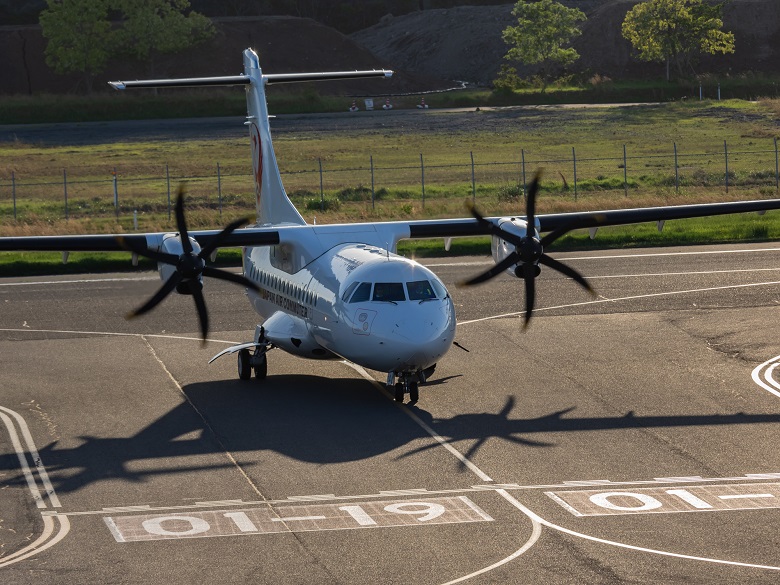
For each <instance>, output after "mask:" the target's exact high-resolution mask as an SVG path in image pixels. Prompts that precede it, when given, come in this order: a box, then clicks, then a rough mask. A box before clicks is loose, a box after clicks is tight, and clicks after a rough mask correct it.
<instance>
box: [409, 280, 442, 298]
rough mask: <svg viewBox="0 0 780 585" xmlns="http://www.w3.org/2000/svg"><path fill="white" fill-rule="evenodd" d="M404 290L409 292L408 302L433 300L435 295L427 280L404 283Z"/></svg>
mask: <svg viewBox="0 0 780 585" xmlns="http://www.w3.org/2000/svg"><path fill="white" fill-rule="evenodd" d="M406 290H408V291H409V300H410V301H424V300H426V299H435V298H436V293H435V292H434V291H433V287H432V286H431V283H430V282H428V281H427V280H415V281H414V282H407V283H406Z"/></svg>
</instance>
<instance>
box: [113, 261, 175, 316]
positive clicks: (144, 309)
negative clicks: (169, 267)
mask: <svg viewBox="0 0 780 585" xmlns="http://www.w3.org/2000/svg"><path fill="white" fill-rule="evenodd" d="M179 282H181V275H180V274H179V273H178V272H176V273H174V274H172V275H171V277H170V278H169V279H168V280H166V281H165V284H163V285H162V286H161V287H160V289H159V290H158V291H157V292H156V293H154V296H152V298H150V299H149V300H148V301H146V302H145V303H144V304H143V305H141V306H140V307H138V308H137V309H135V310H134V311H130V312H129V313H128V314H127V315H126V316H125V318H126V319H133V318H135V317H138V316H139V315H143V314H144V313H148V312H149V311H151V310H152V309H154V308H155V307H156V306H157V305H159V304H160V301H162V300H163V299H164V298H165V297H167V296H168V295H169V294H170V293H171V291H172V290H173V289H175V288H176V285H177V284H179Z"/></svg>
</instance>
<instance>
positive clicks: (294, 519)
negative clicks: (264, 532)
mask: <svg viewBox="0 0 780 585" xmlns="http://www.w3.org/2000/svg"><path fill="white" fill-rule="evenodd" d="M325 518H326V516H290V517H288V518H271V522H305V521H306V520H325Z"/></svg>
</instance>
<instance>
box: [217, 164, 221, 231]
mask: <svg viewBox="0 0 780 585" xmlns="http://www.w3.org/2000/svg"><path fill="white" fill-rule="evenodd" d="M217 197H218V198H219V216H220V217H222V173H221V171H220V168H219V162H217Z"/></svg>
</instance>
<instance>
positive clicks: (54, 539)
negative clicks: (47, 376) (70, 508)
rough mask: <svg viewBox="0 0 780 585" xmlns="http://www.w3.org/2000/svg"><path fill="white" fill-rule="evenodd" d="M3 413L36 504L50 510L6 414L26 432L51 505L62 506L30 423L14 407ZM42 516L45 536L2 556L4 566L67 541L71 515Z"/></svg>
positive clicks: (51, 514)
mask: <svg viewBox="0 0 780 585" xmlns="http://www.w3.org/2000/svg"><path fill="white" fill-rule="evenodd" d="M0 411H2V412H0V420H2V421H3V423H5V426H6V428H7V429H8V434H9V436H10V437H11V444H12V445H13V447H14V450H15V451H16V455H17V458H18V460H19V465H20V467H21V469H22V473H23V475H24V477H25V480H26V481H27V487H28V489H29V490H30V493H31V495H32V497H33V500H34V501H35V505H36V506H37V507H38V508H46V503H45V501H44V500H43V497H42V496H41V493H40V490H39V489H38V483H37V482H36V481H35V478H34V476H33V473H32V469H31V468H30V466H29V465H28V463H27V454H26V453H25V451H24V449H23V448H22V444H21V441H20V440H19V435H18V434H17V432H16V427H15V426H14V424H13V421H12V420H11V419H10V418H9V417H8V416H7V415H6V414H4V413H8V414H10V415H11V416H12V417H13V418H14V419H15V420H16V421H17V424H18V425H19V428H20V429H21V431H22V436H23V437H24V440H25V442H26V443H27V446H28V452H29V453H30V455H31V457H32V458H33V461H34V464H35V469H36V471H37V472H38V475H39V477H40V478H41V482H42V483H43V485H44V490H45V492H46V494H47V496H48V498H49V502H50V503H51V504H52V506H54V507H59V506H60V501H59V498H58V497H57V494H56V493H55V492H54V487H53V486H52V484H51V482H50V481H49V476H48V474H47V473H46V469H45V468H44V466H43V463H42V462H41V458H40V455H39V454H38V449H37V448H36V447H35V443H34V442H33V439H32V435H31V434H30V429H29V427H28V426H27V422H26V421H25V420H24V418H23V417H22V416H21V415H20V414H19V413H18V412H16V411H13V410H11V409H10V408H5V407H2V406H0ZM41 515H42V518H43V532H42V533H41V535H40V536H39V537H38V538H37V539H36V540H35V541H34V542H32V543H31V544H29V545H27V546H26V547H24V548H22V549H20V550H18V551H16V552H14V553H12V554H9V555H6V556H4V557H2V559H0V567H5V566H8V565H11V564H13V563H16V562H19V561H21V560H24V559H27V558H29V557H31V556H33V555H36V554H38V553H39V552H41V551H44V550H46V549H48V548H50V547H52V546H54V545H55V544H57V543H58V542H59V541H61V540H62V539H63V538H65V536H67V534H68V532H69V531H70V520H69V519H68V517H67V516H65V515H61V514H56V513H46V512H42V513H41ZM55 521H56V523H57V527H58V531H57V532H56V533H55V532H54V529H55Z"/></svg>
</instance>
